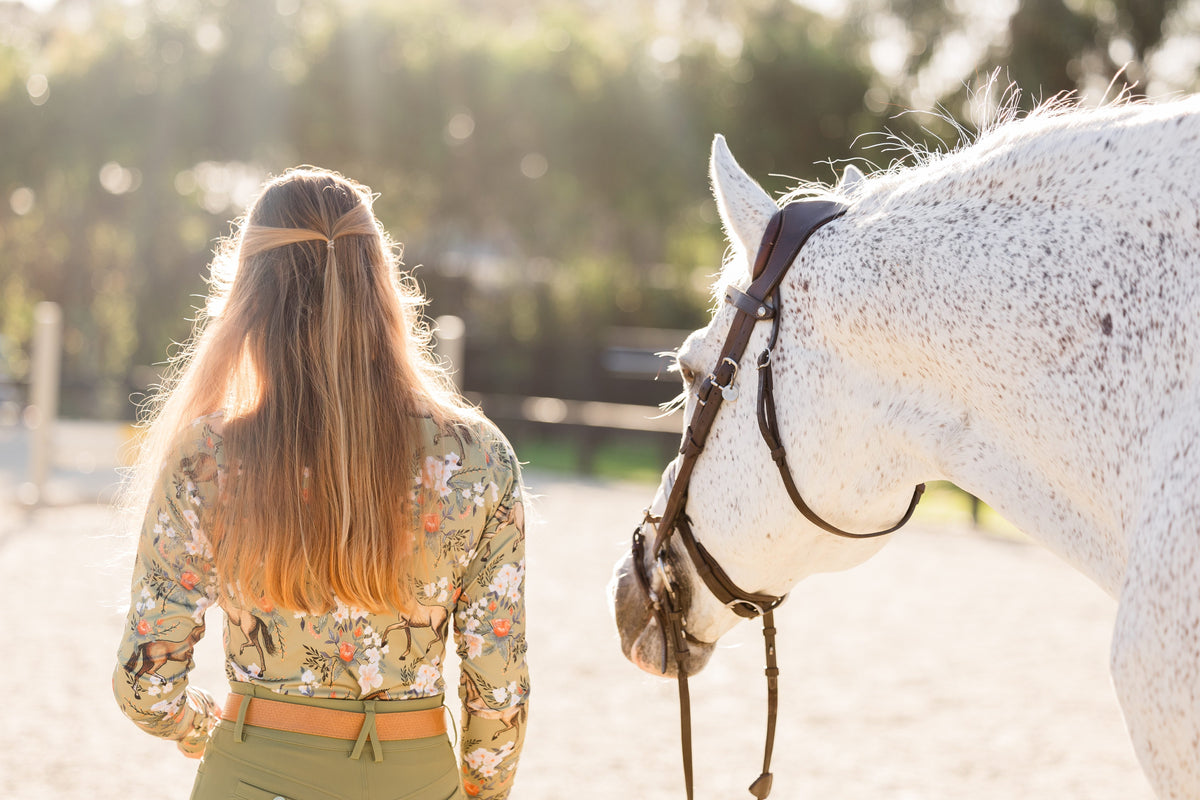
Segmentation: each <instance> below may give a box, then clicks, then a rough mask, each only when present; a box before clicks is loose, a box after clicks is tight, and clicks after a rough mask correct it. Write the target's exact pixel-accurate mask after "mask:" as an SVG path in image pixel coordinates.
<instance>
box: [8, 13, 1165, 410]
mask: <svg viewBox="0 0 1200 800" xmlns="http://www.w3.org/2000/svg"><path fill="white" fill-rule="evenodd" d="M880 1H882V0H880ZM864 2H865V0H864ZM1172 3H1173V0H1157V4H1156V5H1154V6H1153V8H1151V7H1149V6H1145V5H1144V4H1143V5H1139V6H1138V7H1137V9H1134V8H1133V6H1132V5H1128V4H1121V3H1118V4H1117V6H1116V7H1115V8H1116V13H1115V15H1113V16H1111V17H1110V18H1105V21H1103V22H1102V23H1099V22H1096V21H1095V20H1097V19H1099V17H1097V16H1096V13H1095V12H1094V11H1093V10H1089V9H1090V7H1088V6H1087V4H1086V3H1084V4H1082V5H1080V4H1079V3H1072V4H1071V5H1070V9H1074V10H1070V9H1067V7H1066V6H1061V0H1025V2H1023V3H1022V4H1021V6H1020V8H1019V9H1018V11H1017V14H1016V16H1015V17H1014V18H1013V30H1014V31H1019V30H1020V26H1021V25H1024V24H1026V17H1029V16H1030V14H1032V13H1033V12H1032V10H1037V9H1041V11H1038V13H1037V14H1033V16H1032V17H1030V21H1029V23H1028V24H1031V25H1034V26H1035V27H1036V26H1037V25H1043V24H1045V20H1048V19H1050V17H1047V16H1046V13H1043V12H1044V11H1045V9H1050V8H1051V7H1053V8H1057V9H1058V10H1059V12H1060V14H1065V15H1066V16H1064V17H1063V20H1060V22H1059V23H1058V27H1057V29H1056V30H1057V31H1058V34H1059V35H1060V39H1061V41H1057V42H1056V44H1057V45H1059V47H1058V49H1053V48H1051V47H1050V46H1049V45H1048V44H1047V45H1045V46H1043V45H1041V44H1037V45H1036V46H1035V48H1034V49H1036V50H1038V53H1035V54H1034V55H1039V57H1040V56H1044V58H1042V60H1038V59H1035V58H1033V57H1032V56H1031V57H1030V58H1028V59H1026V58H1025V56H1019V54H1020V53H1021V52H1024V51H1022V50H1021V49H1020V48H1021V47H1023V46H1028V45H1029V44H1030V42H1032V40H1031V39H1027V38H1026V37H1025V36H1023V35H1022V36H1021V37H1020V39H1019V41H1015V42H1014V44H1013V50H1012V52H1013V54H1014V59H1015V60H1019V61H1020V62H1021V64H1022V65H1025V66H1026V67H1027V68H1028V69H1029V70H1030V77H1028V78H1027V79H1025V78H1023V80H1026V81H1027V82H1028V83H1029V84H1035V83H1037V84H1038V85H1041V83H1039V82H1042V81H1047V80H1048V81H1050V83H1049V84H1047V85H1057V84H1054V83H1053V81H1054V80H1058V78H1047V77H1046V76H1050V75H1052V73H1054V70H1056V69H1057V70H1060V71H1061V70H1063V69H1066V67H1065V66H1064V63H1065V62H1064V61H1063V59H1064V58H1066V57H1067V56H1066V55H1064V53H1065V51H1064V48H1065V49H1066V50H1069V51H1070V52H1071V54H1072V55H1071V56H1070V57H1071V58H1078V57H1080V56H1079V52H1080V51H1081V50H1088V52H1091V50H1090V49H1089V48H1091V49H1094V48H1095V47H1096V46H1098V45H1095V44H1094V43H1095V42H1097V41H1100V40H1098V39H1097V38H1096V37H1097V36H1101V38H1103V36H1108V37H1110V38H1111V37H1112V36H1115V35H1117V33H1118V32H1119V31H1120V30H1122V29H1128V30H1130V31H1134V33H1133V34H1130V35H1131V36H1133V39H1134V41H1135V44H1136V47H1137V49H1138V52H1139V53H1143V52H1145V49H1146V48H1147V47H1151V46H1152V45H1153V44H1154V42H1156V41H1157V39H1156V38H1155V30H1156V28H1155V25H1154V19H1155V18H1157V17H1161V16H1162V15H1165V14H1167V13H1168V12H1169V11H1170V8H1171V6H1172ZM1055 4H1058V5H1055ZM1077 6H1078V8H1077ZM1126 6H1128V7H1126ZM864 7H865V6H864ZM852 8H853V7H852ZM872 8H874V7H872ZM1080 8H1082V10H1079V9H1080ZM954 9H956V10H947V7H945V6H944V5H941V4H934V3H928V2H924V0H905V3H904V4H900V3H899V2H895V3H891V4H890V5H889V6H888V9H887V10H888V11H889V13H892V14H893V15H896V14H899V15H903V16H904V17H905V18H906V19H909V20H910V21H911V25H912V30H911V31H910V33H913V38H914V41H915V40H916V39H917V38H920V39H921V40H922V41H928V42H929V43H930V45H929V47H923V48H922V50H921V52H933V47H934V45H935V44H936V40H937V37H938V30H939V26H941V25H945V24H947V23H954V22H955V20H961V19H962V16H963V15H962V13H961V10H957V6H955V7H954ZM884 11H885V9H882V8H874V10H873V11H872V12H871V13H875V14H880V13H883V12H884ZM1135 11H1136V13H1135ZM1047 13H1048V12H1047ZM1055 19H1057V18H1055ZM1079 19H1082V20H1084V21H1083V22H1082V23H1080V24H1078V25H1077V24H1075V23H1076V21H1077V20H1079ZM1088 20H1092V21H1091V22H1089V21H1088ZM863 24H865V23H863V18H862V17H855V16H854V15H853V14H852V13H851V14H848V15H847V17H846V18H845V19H844V20H843V21H841V22H839V21H836V20H832V19H830V18H827V17H823V16H820V15H818V14H816V13H814V12H812V11H809V10H807V9H805V8H804V7H803V6H801V5H798V4H796V3H794V2H791V0H747V1H745V2H733V1H732V0H726V1H725V2H720V1H719V0H684V2H681V3H679V4H675V5H668V4H657V3H651V2H639V0H614V1H613V2H611V3H605V4H601V3H573V4H564V3H558V2H551V1H550V0H535V1H532V2H531V1H530V0H521V1H520V2H518V0H488V1H487V2H485V1H484V0H406V2H403V3H394V2H387V0H361V1H360V0H355V1H354V2H351V0H340V1H339V2H332V3H331V2H327V1H326V0H275V1H274V2H251V3H237V2H229V0H191V1H190V2H183V1H182V0H174V1H172V0H96V2H91V3H77V2H63V3H60V4H59V5H58V6H55V7H54V8H53V9H52V10H51V11H49V12H46V13H43V14H36V13H34V12H32V11H29V10H27V9H25V8H24V7H23V6H20V5H16V4H12V3H9V4H0V140H3V141H4V147H5V156H6V157H5V159H3V160H2V161H0V200H5V201H7V202H5V203H0V252H3V253H4V254H5V255H4V258H3V259H0V336H3V337H4V338H5V339H6V340H7V341H8V342H9V347H10V349H12V350H15V352H16V355H15V356H12V357H10V359H9V360H10V361H11V362H12V363H11V364H10V368H11V369H14V370H15V371H16V372H17V373H18V375H20V374H21V373H22V372H23V371H24V369H25V363H24V361H25V353H26V351H27V346H28V338H29V335H30V325H29V322H30V319H31V313H32V311H31V309H32V307H33V305H34V304H35V303H36V302H37V301H39V300H43V299H50V300H55V301H58V302H59V303H61V304H62V305H63V308H64V312H65V320H66V324H67V332H66V336H65V343H66V353H65V364H64V389H65V392H66V394H65V410H66V412H67V413H79V414H88V415H96V414H100V415H105V416H118V415H125V416H127V415H129V414H130V413H131V407H130V406H129V404H128V402H127V400H126V398H127V396H128V395H129V394H130V393H131V392H136V391H139V390H141V389H142V388H143V385H144V384H145V383H146V382H147V378H146V375H147V374H148V371H147V370H146V369H145V365H150V364H155V363H159V362H162V361H163V359H164V355H165V353H166V352H167V351H168V349H169V347H170V344H171V342H177V341H181V340H183V339H186V337H187V336H188V334H189V331H190V325H191V323H190V322H189V321H188V320H189V318H190V317H192V316H193V310H194V309H195V308H196V307H197V306H198V305H199V303H200V297H202V295H203V293H204V291H205V283H204V278H205V267H206V264H207V262H208V260H209V258H210V254H211V251H212V248H213V245H214V243H215V241H216V240H217V238H219V237H220V236H222V235H225V234H227V233H228V231H229V227H228V223H229V220H230V219H231V218H234V217H236V216H238V215H239V214H240V213H241V211H242V209H243V208H244V207H245V204H246V203H247V202H248V201H249V200H250V199H251V198H252V196H253V192H254V190H255V189H256V187H257V186H258V185H259V184H260V183H261V181H262V179H263V178H264V177H266V176H267V175H268V174H272V173H278V172H281V171H282V170H284V169H286V168H287V167H289V166H293V165H296V164H301V163H311V164H318V165H321V166H325V167H329V168H332V169H337V170H340V171H342V172H343V173H345V174H347V175H349V176H351V177H354V178H356V179H358V180H361V181H363V182H365V183H367V184H369V185H370V186H372V187H373V188H374V189H375V190H376V191H377V192H379V193H380V198H379V200H378V202H377V205H376V209H377V212H378V213H379V215H380V217H381V219H382V220H383V222H384V224H385V225H386V226H387V227H388V229H389V230H390V231H391V232H392V234H393V235H394V236H395V237H396V238H397V239H399V240H401V241H403V242H404V243H405V245H406V261H407V263H408V264H409V265H411V266H413V267H414V268H415V274H416V275H417V277H418V280H420V281H421V282H422V283H423V284H424V286H425V288H426V289H427V290H428V292H429V293H430V295H431V297H432V303H431V306H430V308H429V311H430V314H431V315H432V316H436V315H439V314H445V313H454V314H458V315H460V316H463V317H464V318H465V319H466V322H467V330H468V336H469V337H470V343H471V347H472V352H473V353H474V354H475V357H474V359H473V363H472V364H471V366H470V367H469V368H468V370H467V382H468V384H467V388H468V389H475V390H479V391H505V392H513V393H526V394H547V395H553V396H563V397H570V396H586V395H591V394H592V393H594V392H595V391H598V388H597V383H596V380H595V378H594V377H593V376H591V375H590V374H589V373H590V372H591V371H593V366H592V364H593V362H592V361H590V360H589V359H591V358H592V357H593V356H594V354H595V351H596V349H597V348H598V347H600V346H601V343H602V340H603V332H604V331H605V330H606V329H608V328H610V327H612V326H622V325H633V326H658V327H667V328H690V327H695V326H697V325H700V324H702V323H703V321H704V319H705V317H706V316H707V311H706V309H707V307H708V305H709V302H710V299H709V293H708V290H707V286H706V285H705V283H706V278H707V276H710V275H712V274H714V273H715V272H716V271H717V269H718V267H719V262H720V259H721V255H722V253H723V252H724V247H725V245H724V242H723V240H722V235H721V232H720V230H719V226H718V224H717V221H716V217H715V213H714V209H713V208H712V203H711V200H710V199H709V195H708V186H707V176H706V174H705V165H706V159H707V152H708V147H709V143H710V141H711V137H712V134H713V133H715V132H722V133H724V134H726V136H727V137H728V138H729V140H730V143H731V145H732V146H733V148H734V150H735V152H737V153H738V155H739V158H741V159H742V160H743V163H744V164H745V165H746V166H747V168H748V169H750V171H751V172H752V173H753V174H756V175H759V176H763V177H764V178H765V183H764V185H765V186H766V188H767V189H768V190H769V191H773V192H776V193H782V192H783V191H785V190H786V189H788V188H790V187H791V185H792V183H794V180H792V179H784V178H778V177H770V178H768V177H766V176H768V175H771V174H772V173H780V172H786V173H789V174H791V175H793V176H794V178H795V179H821V180H827V181H828V180H832V179H833V177H834V174H833V170H832V169H831V167H830V163H837V162H838V161H841V160H845V159H849V158H862V157H868V156H870V155H872V153H871V151H869V150H866V149H863V148H864V147H865V146H866V144H869V142H866V141H864V142H860V141H859V140H858V139H857V137H858V136H859V135H860V134H863V133H867V132H870V131H876V130H879V129H881V128H884V127H885V126H886V127H891V128H893V129H897V130H898V131H899V132H901V133H903V134H906V135H914V134H916V132H917V131H916V128H915V127H914V126H915V121H913V122H910V121H909V120H907V119H904V118H901V119H899V120H890V121H889V119H888V117H889V116H891V114H892V111H891V110H889V109H885V108H884V107H883V106H878V108H877V110H875V111H872V110H869V109H868V107H867V105H870V104H867V105H864V96H866V95H870V93H871V92H872V91H875V90H876V89H877V87H878V85H879V83H880V78H879V76H877V75H876V74H875V73H874V71H873V69H872V68H871V67H870V61H869V59H868V57H867V48H866V45H865V42H866V38H865V37H864V35H863V28H862V27H860V25H863ZM951 27H952V26H951ZM1159 28H1161V25H1160V26H1159ZM1064 31H1065V32H1073V33H1072V34H1071V37H1074V38H1071V37H1066V36H1062V35H1061V34H1063V32H1064ZM1097 31H1100V33H1097ZM1018 56H1019V57H1018ZM926 61H927V58H924V57H914V58H913V59H911V64H910V67H911V69H913V70H917V69H919V68H921V66H922V65H923V64H925V63H926ZM1015 67H1016V61H1014V68H1015ZM1023 68H1024V67H1023ZM1060 77H1061V76H1060ZM873 87H874V88H873ZM876 105H877V104H876ZM872 107H875V106H872Z"/></svg>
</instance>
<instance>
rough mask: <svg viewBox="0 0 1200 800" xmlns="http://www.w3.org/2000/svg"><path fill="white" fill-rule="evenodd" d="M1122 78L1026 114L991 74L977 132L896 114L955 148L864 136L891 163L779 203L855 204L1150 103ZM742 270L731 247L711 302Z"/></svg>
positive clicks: (870, 165)
mask: <svg viewBox="0 0 1200 800" xmlns="http://www.w3.org/2000/svg"><path fill="white" fill-rule="evenodd" d="M1119 77H1120V75H1118V76H1117V77H1115V78H1114V79H1113V83H1111V84H1109V88H1108V90H1106V92H1105V94H1104V96H1103V97H1102V98H1101V101H1100V102H1099V103H1098V104H1096V105H1087V104H1086V103H1085V100H1084V99H1083V98H1081V97H1080V96H1079V95H1078V94H1077V93H1075V92H1062V93H1060V94H1058V95H1055V96H1054V97H1051V98H1050V99H1048V100H1044V101H1041V102H1039V103H1038V104H1037V105H1035V106H1034V107H1033V108H1032V109H1028V110H1026V109H1024V108H1022V100H1023V98H1024V94H1023V93H1022V92H1021V90H1020V89H1019V88H1018V87H1017V86H1016V84H1012V83H1010V84H1008V85H1007V86H1006V87H1005V88H1004V89H1003V90H1002V91H998V90H997V86H998V83H997V75H995V74H993V75H992V76H991V77H990V79H989V80H988V81H987V82H986V83H985V84H984V85H983V86H982V87H981V88H980V89H979V90H978V91H976V92H973V93H972V95H971V98H972V99H971V102H972V103H973V104H974V105H975V106H976V107H977V108H978V109H979V110H980V115H981V117H982V121H981V122H980V123H979V124H978V125H977V126H975V127H971V126H969V125H967V124H966V123H963V122H961V121H959V120H958V119H956V118H955V117H954V116H953V115H951V114H950V112H949V111H947V110H946V109H945V108H944V107H938V108H937V109H935V110H933V111H926V112H922V111H916V110H909V111H905V112H901V114H898V115H897V117H899V116H907V115H913V114H930V115H933V116H934V117H936V118H938V119H940V120H942V121H943V122H944V123H946V124H947V125H949V126H950V127H951V128H952V129H953V130H954V131H955V133H956V136H957V141H956V142H955V143H954V144H953V145H948V144H947V143H946V141H945V140H944V139H942V138H941V137H939V136H938V135H937V134H936V133H934V132H933V131H932V130H930V129H929V128H928V127H924V126H923V127H922V130H924V131H925V132H926V133H927V134H929V136H930V137H931V139H933V140H934V143H933V144H930V143H928V142H925V141H919V140H917V139H915V138H913V137H911V136H907V135H904V134H900V133H896V132H895V131H892V130H887V129H885V130H883V131H878V132H874V133H869V134H862V135H860V136H859V137H858V138H857V139H855V143H856V144H857V143H858V142H860V141H862V140H863V139H870V138H878V139H879V141H878V142H876V143H872V144H867V145H866V148H867V149H869V150H876V151H879V152H881V153H884V154H886V155H887V156H888V157H889V159H890V160H889V161H888V163H887V164H886V165H884V166H880V165H878V164H876V163H875V162H873V161H871V160H870V159H867V158H857V159H844V160H842V161H839V162H833V161H828V162H825V163H827V164H828V165H829V167H830V169H831V170H834V171H838V172H840V171H841V170H840V169H839V167H842V168H844V165H848V164H854V165H855V166H857V167H859V168H860V169H861V170H862V172H863V173H864V175H865V178H864V179H863V180H860V181H858V182H857V183H855V184H854V185H852V186H850V187H849V188H848V189H843V188H840V187H838V186H837V185H836V184H829V183H825V182H823V181H819V180H816V181H802V180H796V179H794V178H789V180H794V181H796V182H795V183H794V184H793V186H792V187H791V188H790V189H788V190H787V191H785V192H784V193H782V194H781V195H780V196H779V199H778V200H777V202H778V204H779V205H780V206H783V205H786V204H787V203H790V202H792V201H794V200H799V199H805V198H818V199H828V200H838V201H840V202H845V203H853V202H854V201H855V200H857V199H859V198H861V197H862V196H863V195H864V194H865V193H867V192H870V191H872V190H874V189H876V188H878V187H879V185H880V183H881V181H882V180H884V179H888V178H897V177H900V176H905V175H910V174H911V173H913V172H915V171H918V170H922V169H931V168H934V167H935V166H936V165H937V164H939V163H940V162H942V161H944V160H946V159H948V158H951V157H952V156H955V155H958V154H960V153H962V152H964V151H966V150H969V149H971V148H974V147H977V146H978V147H987V146H988V143H989V142H993V141H999V140H1002V139H1003V138H1012V137H1017V136H1019V135H1020V134H1021V133H1023V132H1025V131H1031V130H1033V129H1035V128H1041V127H1044V126H1045V125H1046V124H1047V123H1050V122H1053V121H1062V120H1064V119H1068V120H1069V119H1071V118H1078V119H1090V118H1092V117H1095V116H1097V115H1103V114H1111V113H1113V112H1114V111H1119V110H1123V109H1127V108H1130V107H1134V106H1140V105H1145V104H1147V103H1148V102H1149V101H1148V100H1147V99H1146V98H1142V97H1137V96H1135V95H1134V93H1133V92H1134V88H1135V87H1133V86H1130V85H1121V86H1119V87H1118V86H1117V85H1116V81H1117V79H1118V78H1119ZM1114 89H1115V91H1114ZM997 94H998V95H999V98H998V100H997V101H996V102H994V103H989V102H987V99H988V98H990V97H993V96H996V95H997ZM784 177H787V176H784ZM744 271H745V264H743V263H739V262H738V261H737V259H736V255H735V253H734V251H733V248H729V249H727V250H726V252H725V257H724V259H723V261H722V267H721V272H720V274H719V276H718V279H717V280H716V281H715V282H714V284H713V301H714V302H717V301H719V300H720V299H721V297H723V292H724V289H723V287H724V286H726V285H728V284H729V283H731V282H735V281H737V280H738V279H739V278H744V277H745V274H744Z"/></svg>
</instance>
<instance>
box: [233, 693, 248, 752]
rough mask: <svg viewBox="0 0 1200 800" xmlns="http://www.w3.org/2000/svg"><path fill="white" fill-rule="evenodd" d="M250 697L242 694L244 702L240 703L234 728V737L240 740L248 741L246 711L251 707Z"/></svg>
mask: <svg viewBox="0 0 1200 800" xmlns="http://www.w3.org/2000/svg"><path fill="white" fill-rule="evenodd" d="M250 700H251V698H250V697H247V696H246V695H242V702H241V703H239V704H238V715H237V725H235V726H234V728H233V738H234V739H236V740H237V741H239V742H244V741H246V711H248V710H249V708H250Z"/></svg>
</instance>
